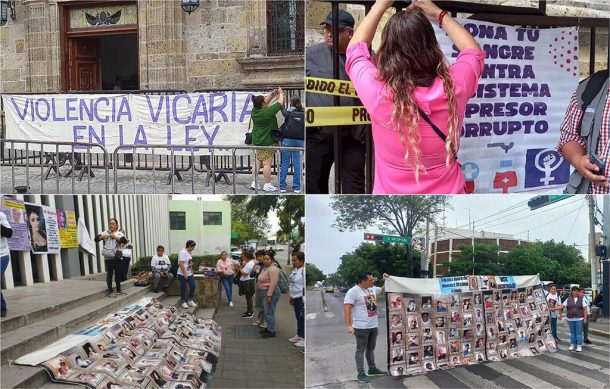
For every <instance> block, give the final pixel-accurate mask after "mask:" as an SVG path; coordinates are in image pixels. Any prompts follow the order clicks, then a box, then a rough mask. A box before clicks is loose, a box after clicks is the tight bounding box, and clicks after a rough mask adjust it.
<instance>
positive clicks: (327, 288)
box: [324, 285, 335, 293]
mask: <svg viewBox="0 0 610 389" xmlns="http://www.w3.org/2000/svg"><path fill="white" fill-rule="evenodd" d="M324 291H325V292H326V293H335V287H334V286H332V285H326V286H325V287H324Z"/></svg>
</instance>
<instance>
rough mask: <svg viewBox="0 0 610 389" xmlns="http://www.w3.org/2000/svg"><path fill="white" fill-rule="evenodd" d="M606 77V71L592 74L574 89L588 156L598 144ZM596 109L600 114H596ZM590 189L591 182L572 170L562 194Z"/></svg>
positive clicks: (579, 126)
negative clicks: (595, 102) (580, 113)
mask: <svg viewBox="0 0 610 389" xmlns="http://www.w3.org/2000/svg"><path fill="white" fill-rule="evenodd" d="M608 75H609V73H608V69H606V70H602V71H599V72H597V73H594V74H593V75H592V76H590V77H589V78H587V79H585V80H584V81H582V82H581V83H580V84H579V85H578V89H576V99H577V102H578V104H579V106H580V109H581V111H582V113H583V114H582V116H581V118H580V122H579V123H578V130H579V132H580V134H581V136H582V137H583V138H586V145H585V149H586V152H587V153H589V154H591V153H594V152H595V150H596V149H597V144H598V142H599V131H600V127H601V121H599V122H598V120H596V119H597V117H598V116H600V117H601V115H602V113H603V106H600V105H601V104H600V103H601V102H603V101H604V98H603V94H604V93H606V91H607V87H606V88H605V89H604V86H605V85H607V84H608ZM606 98H607V97H606ZM596 100H597V104H595V106H591V103H593V102H594V101H596ZM598 108H599V109H601V110H602V112H596V111H597V110H598ZM590 188H591V182H590V181H588V180H585V179H584V178H583V176H582V175H581V174H580V173H579V172H578V171H577V170H574V173H572V175H570V179H569V181H568V184H567V186H566V189H565V190H564V193H566V194H587V193H589V189H590Z"/></svg>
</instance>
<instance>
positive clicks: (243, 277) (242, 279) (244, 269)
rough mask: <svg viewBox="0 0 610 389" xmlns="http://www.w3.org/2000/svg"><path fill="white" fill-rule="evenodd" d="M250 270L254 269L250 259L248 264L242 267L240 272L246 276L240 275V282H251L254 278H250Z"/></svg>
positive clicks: (252, 260) (252, 261)
mask: <svg viewBox="0 0 610 389" xmlns="http://www.w3.org/2000/svg"><path fill="white" fill-rule="evenodd" d="M252 269H254V259H251V260H249V261H248V263H246V266H244V267H243V268H242V269H241V270H242V271H243V272H244V273H246V275H243V274H242V275H241V277H239V280H240V281H249V280H253V279H254V277H250V273H251V272H252Z"/></svg>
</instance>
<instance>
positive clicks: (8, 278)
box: [2, 257, 15, 289]
mask: <svg viewBox="0 0 610 389" xmlns="http://www.w3.org/2000/svg"><path fill="white" fill-rule="evenodd" d="M11 262H12V261H11V260H10V257H9V261H8V266H7V267H6V270H5V271H4V275H3V276H2V281H4V286H5V287H6V289H14V288H15V280H14V279H13V265H12V264H11Z"/></svg>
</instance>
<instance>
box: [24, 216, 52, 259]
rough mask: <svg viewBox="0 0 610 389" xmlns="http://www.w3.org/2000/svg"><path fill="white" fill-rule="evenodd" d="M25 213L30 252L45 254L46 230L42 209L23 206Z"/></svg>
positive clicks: (46, 248)
mask: <svg viewBox="0 0 610 389" xmlns="http://www.w3.org/2000/svg"><path fill="white" fill-rule="evenodd" d="M25 212H26V216H27V225H28V231H29V233H30V243H31V245H32V252H34V253H46V252H47V251H48V247H47V246H48V245H47V229H46V224H45V218H44V212H43V211H42V207H41V206H37V205H33V204H27V205H26V206H25Z"/></svg>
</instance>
